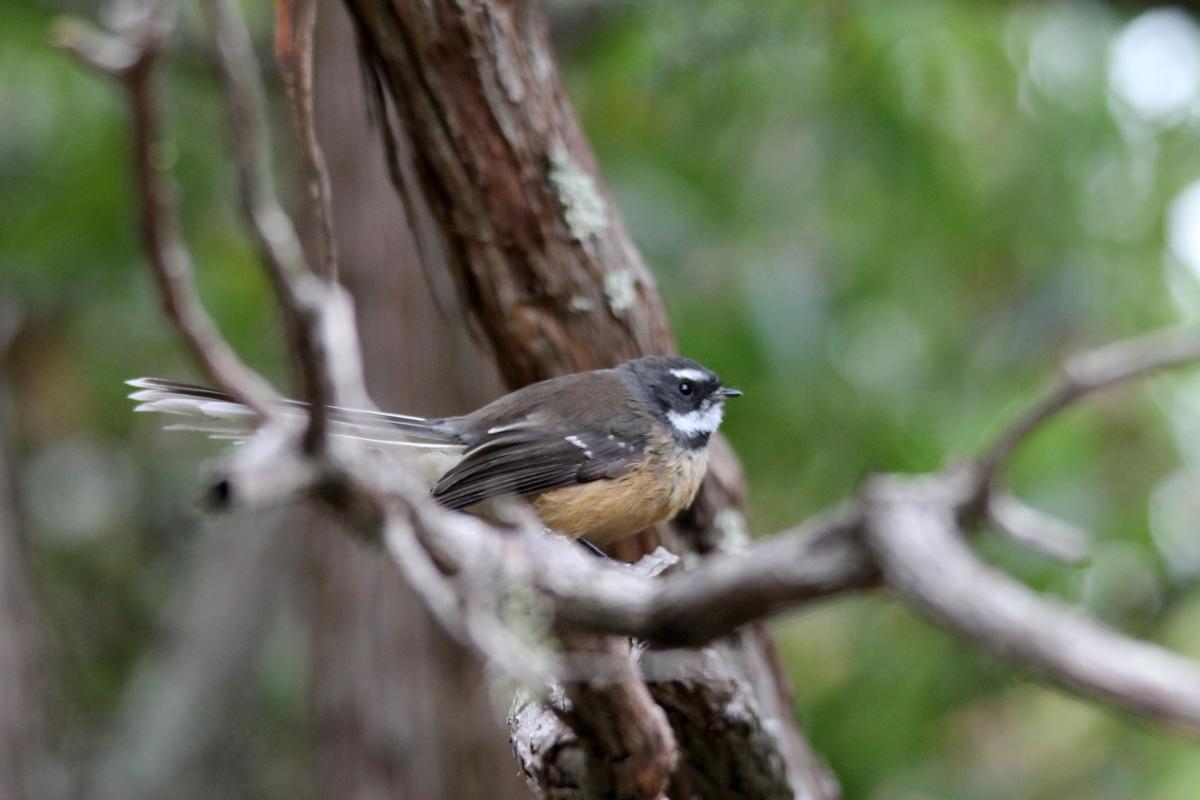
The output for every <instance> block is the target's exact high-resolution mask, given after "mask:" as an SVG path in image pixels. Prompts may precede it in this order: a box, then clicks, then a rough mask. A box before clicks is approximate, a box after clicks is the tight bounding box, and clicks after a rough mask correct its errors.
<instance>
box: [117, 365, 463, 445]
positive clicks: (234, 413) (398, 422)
mask: <svg viewBox="0 0 1200 800" xmlns="http://www.w3.org/2000/svg"><path fill="white" fill-rule="evenodd" d="M126 383H127V384H128V385H129V386H132V387H133V388H134V389H136V390H137V391H134V392H132V393H131V394H130V395H129V399H131V400H134V401H136V402H137V403H138V405H137V407H136V408H134V411H152V412H158V413H160V414H174V415H177V416H182V417H187V418H188V419H187V420H186V421H181V422H179V423H175V424H171V425H167V426H166V429H167V430H173V431H196V432H199V433H205V434H208V436H209V438H210V439H225V440H232V441H242V440H244V439H246V438H247V437H248V436H249V435H250V433H251V432H252V430H253V423H254V412H252V411H251V410H250V409H249V408H247V407H246V406H244V405H242V404H241V403H239V402H237V401H236V400H234V399H233V398H232V397H230V396H229V395H228V394H225V393H224V392H221V391H218V390H216V389H210V388H208V387H205V386H196V385H194V384H190V383H180V382H178V381H171V380H164V379H162V378H134V379H133V380H129V381H126ZM307 409H308V404H307V403H302V402H300V401H299V400H283V401H282V403H281V410H282V411H283V412H284V413H291V414H295V415H296V416H302V415H304V414H306V413H307ZM326 413H327V415H328V422H329V433H331V434H333V435H334V436H345V437H349V438H352V439H359V440H362V441H367V442H373V443H377V444H381V445H391V446H397V447H413V448H428V449H433V450H443V451H446V450H454V449H457V448H461V447H462V446H463V443H462V440H461V439H460V438H459V436H458V434H456V433H454V432H453V430H452V429H451V428H450V426H449V425H448V424H447V423H446V422H445V421H444V420H440V419H424V418H422V417H410V416H407V415H405V414H392V413H388V412H384V411H371V410H367V409H360V408H341V407H338V406H329V407H327V409H326Z"/></svg>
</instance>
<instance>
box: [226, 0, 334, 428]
mask: <svg viewBox="0 0 1200 800" xmlns="http://www.w3.org/2000/svg"><path fill="white" fill-rule="evenodd" d="M203 7H204V11H205V16H206V18H207V20H208V25H209V29H210V31H211V33H212V38H213V42H214V45H215V50H216V55H217V65H218V68H219V71H220V73H221V77H222V79H223V80H224V83H225V97H226V100H227V101H228V104H229V116H230V123H231V128H232V130H233V140H234V151H235V153H236V160H237V165H238V186H239V189H240V195H241V200H242V210H243V212H244V213H245V215H246V221H247V223H248V224H249V227H250V231H251V233H252V234H253V238H254V241H255V244H256V245H257V246H258V251H259V256H260V257H261V259H262V262H263V264H264V265H265V266H266V267H267V273H268V275H269V276H270V278H271V282H272V285H273V286H274V289H275V294H276V297H277V298H278V300H279V304H280V306H281V307H282V309H283V312H284V317H285V321H286V323H287V327H288V334H289V337H288V338H289V340H290V341H291V343H292V344H293V346H294V347H295V349H296V355H297V361H298V366H299V369H300V378H301V383H302V387H301V388H302V391H301V394H302V395H303V397H304V399H305V400H306V401H307V402H308V404H309V417H308V426H307V429H306V430H305V433H304V447H305V450H306V451H308V452H317V451H318V450H320V449H321V448H323V447H324V441H325V429H326V411H325V409H326V406H328V405H331V404H333V403H334V400H335V393H336V389H337V387H336V386H334V385H333V379H332V377H331V371H330V368H329V364H330V359H331V354H330V353H329V352H328V351H327V348H326V342H325V338H324V336H323V335H322V334H323V333H325V332H326V331H324V330H323V327H324V326H323V324H322V319H321V314H322V307H321V303H322V300H323V299H324V298H325V297H326V296H327V293H326V292H325V291H324V287H323V285H322V283H321V282H320V281H319V280H318V279H317V278H316V277H315V276H314V275H313V274H312V272H311V271H310V270H309V266H308V262H307V261H306V260H305V257H304V248H303V246H302V245H301V243H300V237H299V236H298V235H297V234H296V228H295V226H294V225H293V224H292V220H291V218H290V217H289V216H288V215H287V213H286V212H285V211H284V210H283V207H282V206H281V205H280V203H279V201H278V199H277V198H276V197H275V190H274V187H273V186H272V181H271V173H270V164H271V158H270V150H269V147H268V145H267V134H266V114H265V111H264V108H265V103H264V102H263V90H262V86H261V84H260V81H259V70H258V64H257V61H256V59H255V57H254V48H253V47H252V45H251V41H250V33H249V31H247V29H246V25H245V23H244V22H243V20H242V18H241V16H240V15H239V14H238V13H237V12H236V11H234V10H233V9H232V8H230V6H229V4H228V3H227V2H226V1H225V0H204V2H203Z"/></svg>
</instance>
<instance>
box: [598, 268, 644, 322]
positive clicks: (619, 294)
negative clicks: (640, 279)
mask: <svg viewBox="0 0 1200 800" xmlns="http://www.w3.org/2000/svg"><path fill="white" fill-rule="evenodd" d="M604 296H605V297H606V298H608V308H609V310H611V311H612V313H613V315H614V316H617V317H620V316H622V315H623V314H624V313H625V312H626V311H628V310H629V309H631V308H633V305H634V303H636V302H637V276H636V275H634V273H633V270H631V269H617V270H613V271H612V272H609V273H608V274H606V275H605V276H604Z"/></svg>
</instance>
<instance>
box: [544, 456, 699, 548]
mask: <svg viewBox="0 0 1200 800" xmlns="http://www.w3.org/2000/svg"><path fill="white" fill-rule="evenodd" d="M707 468H708V452H707V450H706V449H696V450H686V449H683V448H677V447H676V446H675V445H674V444H673V443H672V444H671V445H669V446H663V447H653V446H652V447H649V448H647V450H646V457H645V459H643V460H642V462H641V463H640V464H638V465H637V466H636V467H634V468H633V469H631V470H629V471H627V472H625V473H624V474H622V475H620V476H618V477H616V478H611V479H605V480H598V481H590V482H588V483H580V484H575V485H573V486H566V487H563V488H560V489H553V490H551V491H548V492H543V493H541V494H539V495H536V496H535V497H533V498H531V500H532V503H533V507H534V510H535V511H537V513H538V516H539V517H541V519H542V522H544V523H545V524H546V526H547V527H549V528H551V529H552V530H556V531H559V532H560V533H564V534H567V535H569V536H574V537H576V538H578V537H580V536H586V537H587V538H588V539H589V540H591V541H592V542H593V543H595V544H597V545H601V546H603V545H606V544H609V543H611V542H615V541H617V540H618V539H623V538H624V537H626V536H630V535H632V534H634V533H637V532H638V531H640V530H643V529H645V528H649V527H650V526H652V525H657V524H658V523H660V522H664V521H666V520H669V519H671V518H672V517H674V516H675V515H676V514H678V513H679V512H680V511H682V510H683V509H684V508H686V507H687V506H688V505H689V504H691V502H692V500H693V499H694V498H695V496H696V492H697V490H699V488H700V482H701V481H702V480H704V473H705V471H706V470H707Z"/></svg>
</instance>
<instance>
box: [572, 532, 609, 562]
mask: <svg viewBox="0 0 1200 800" xmlns="http://www.w3.org/2000/svg"><path fill="white" fill-rule="evenodd" d="M575 541H577V542H579V543H580V544H581V545H583V548H584V549H585V550H587V551H588V552H590V553H591V554H592V555H594V556H596V557H597V558H603V559H605V560H606V561H611V560H612V559H611V558H610V557H609V555H608V553H606V552H604V551H603V550H601V549H600V548H599V547H597V546H596V545H594V544H592V543H591V542H590V541H588V540H587V538H585V537H583V536H580V537H579V538H578V539H576V540H575Z"/></svg>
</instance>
